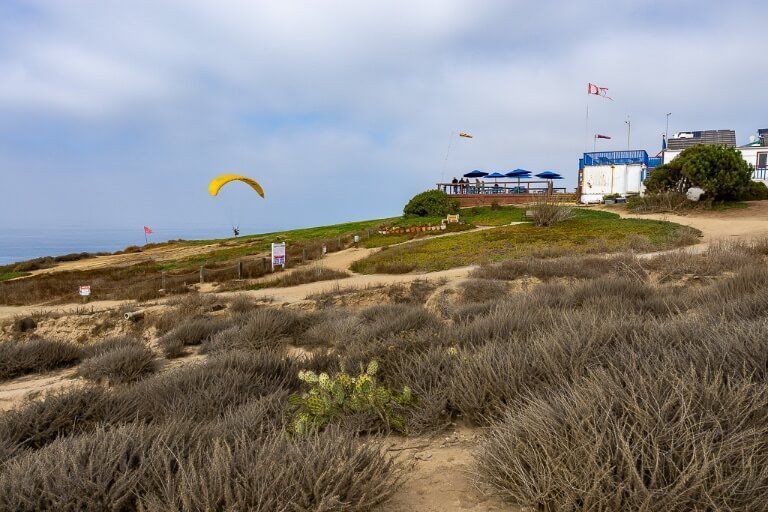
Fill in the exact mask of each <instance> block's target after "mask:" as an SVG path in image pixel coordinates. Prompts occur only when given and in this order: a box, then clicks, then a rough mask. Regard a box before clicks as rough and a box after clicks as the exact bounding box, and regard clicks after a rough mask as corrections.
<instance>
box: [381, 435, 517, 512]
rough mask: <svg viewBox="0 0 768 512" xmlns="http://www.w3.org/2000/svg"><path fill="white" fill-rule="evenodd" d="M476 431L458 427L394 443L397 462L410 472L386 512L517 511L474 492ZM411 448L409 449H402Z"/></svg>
mask: <svg viewBox="0 0 768 512" xmlns="http://www.w3.org/2000/svg"><path fill="white" fill-rule="evenodd" d="M478 437H479V431H477V430H472V429H467V428H460V429H457V430H456V431H454V432H452V433H450V432H449V433H445V434H443V435H441V436H439V437H437V438H434V439H426V438H418V437H416V438H409V439H406V440H404V441H402V442H399V443H395V444H394V446H393V447H392V449H394V450H398V453H399V455H398V457H397V458H398V459H399V460H400V461H402V462H404V463H405V464H407V465H408V466H410V471H409V472H408V475H407V477H406V480H405V482H403V486H402V488H400V489H399V490H398V492H397V493H396V494H395V496H394V497H393V498H392V500H391V501H390V502H389V503H388V504H387V505H386V506H385V507H383V510H387V511H390V512H411V511H419V512H447V511H470V512H480V511H482V512H486V511H499V512H520V510H521V509H520V508H519V507H516V506H514V505H511V504H508V503H505V502H503V501H502V500H500V499H499V498H497V497H494V496H492V494H491V493H489V492H484V491H481V490H480V489H478V487H477V486H476V485H475V483H474V481H473V476H472V474H471V469H472V462H473V456H472V452H473V450H474V449H475V448H476V447H477V440H478ZM408 447H414V448H413V449H403V448H408Z"/></svg>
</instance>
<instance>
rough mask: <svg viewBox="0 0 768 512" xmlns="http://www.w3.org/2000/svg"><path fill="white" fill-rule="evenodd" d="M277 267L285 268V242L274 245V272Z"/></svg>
mask: <svg viewBox="0 0 768 512" xmlns="http://www.w3.org/2000/svg"><path fill="white" fill-rule="evenodd" d="M277 265H280V266H282V267H285V242H281V243H279V244H272V270H275V266H277Z"/></svg>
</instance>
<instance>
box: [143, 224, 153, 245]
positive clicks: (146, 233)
mask: <svg viewBox="0 0 768 512" xmlns="http://www.w3.org/2000/svg"><path fill="white" fill-rule="evenodd" d="M151 234H152V229H151V228H150V227H149V226H144V243H145V244H146V243H147V235H151Z"/></svg>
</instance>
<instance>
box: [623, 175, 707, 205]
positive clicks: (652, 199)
mask: <svg viewBox="0 0 768 512" xmlns="http://www.w3.org/2000/svg"><path fill="white" fill-rule="evenodd" d="M654 172H656V170H654ZM627 206H628V207H629V210H630V211H633V212H637V213H664V212H672V213H675V212H680V211H682V210H687V209H691V208H694V207H697V206H700V203H695V202H693V201H689V200H688V198H687V197H686V196H685V194H683V193H682V192H678V191H676V190H666V191H660V192H657V193H650V192H649V193H648V194H645V195H642V196H632V197H630V198H629V199H628V200H627Z"/></svg>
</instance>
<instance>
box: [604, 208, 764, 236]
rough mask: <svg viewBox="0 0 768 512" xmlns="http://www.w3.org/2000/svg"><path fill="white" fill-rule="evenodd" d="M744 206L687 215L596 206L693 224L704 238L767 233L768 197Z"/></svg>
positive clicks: (626, 214)
mask: <svg viewBox="0 0 768 512" xmlns="http://www.w3.org/2000/svg"><path fill="white" fill-rule="evenodd" d="M747 204H748V207H747V208H745V209H739V208H733V209H729V210H717V211H704V212H692V213H690V214H688V215H676V214H667V213H661V214H637V213H629V212H627V211H626V210H625V209H624V208H603V207H600V208H598V209H601V210H605V211H609V212H613V213H617V214H619V215H621V216H622V217H624V218H630V219H655V220H665V221H669V222H675V223H677V224H683V225H685V226H690V227H692V228H696V229H698V230H699V231H701V232H702V234H703V235H704V237H703V241H704V242H712V241H715V240H723V239H729V238H731V237H734V238H742V239H750V238H759V237H763V236H768V201H752V202H749V203H747Z"/></svg>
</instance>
